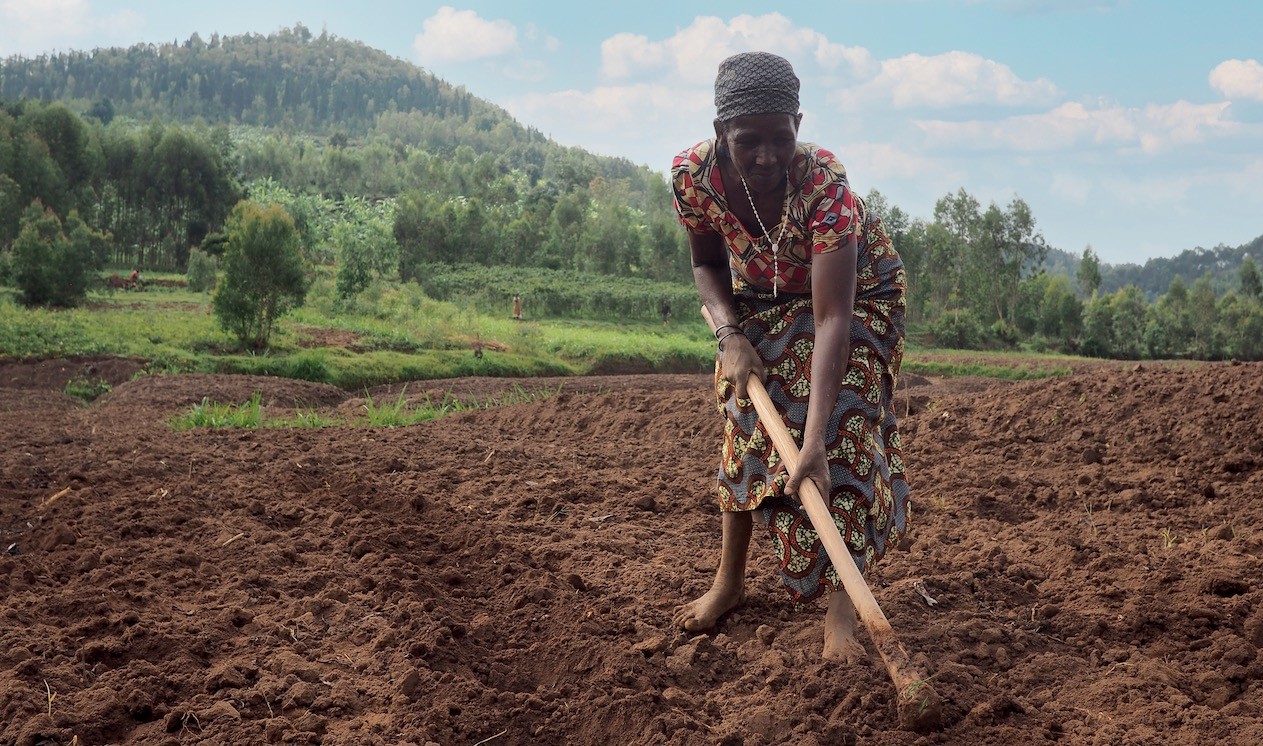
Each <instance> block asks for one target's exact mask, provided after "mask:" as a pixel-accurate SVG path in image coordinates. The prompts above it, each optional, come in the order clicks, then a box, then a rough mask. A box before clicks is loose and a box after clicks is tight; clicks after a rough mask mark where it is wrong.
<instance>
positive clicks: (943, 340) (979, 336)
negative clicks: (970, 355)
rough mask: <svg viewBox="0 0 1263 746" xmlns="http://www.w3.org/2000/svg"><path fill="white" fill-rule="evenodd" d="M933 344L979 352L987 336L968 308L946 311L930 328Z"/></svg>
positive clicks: (984, 345)
mask: <svg viewBox="0 0 1263 746" xmlns="http://www.w3.org/2000/svg"><path fill="white" fill-rule="evenodd" d="M930 333H931V334H933V335H934V342H935V344H937V345H939V346H941V347H950V348H953V349H957V350H981V349H983V348H984V347H986V342H987V335H986V332H985V331H984V330H983V327H982V322H981V321H979V320H978V317H977V316H975V315H974V312H973V311H971V310H969V309H968V308H960V309H955V310H951V311H946V312H944V313H943V315H942V316H940V317H939V318H938V320H936V321H935V322H934V323H933V324H932V325H931V326H930Z"/></svg>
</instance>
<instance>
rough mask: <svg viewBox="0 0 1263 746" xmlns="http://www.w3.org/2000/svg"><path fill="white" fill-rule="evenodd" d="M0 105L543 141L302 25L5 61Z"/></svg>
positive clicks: (300, 128)
mask: <svg viewBox="0 0 1263 746" xmlns="http://www.w3.org/2000/svg"><path fill="white" fill-rule="evenodd" d="M0 99H6V100H10V101H15V100H23V99H36V100H44V101H64V102H67V103H71V104H72V105H74V104H77V105H76V106H75V108H76V109H79V110H80V111H86V112H88V113H90V114H92V115H94V116H96V117H97V118H99V119H101V120H102V121H103V122H104V123H107V124H108V123H109V119H110V118H111V117H113V116H114V115H115V114H123V115H128V116H131V117H133V118H135V119H139V120H142V121H143V120H147V119H150V118H153V117H157V118H159V119H162V120H164V121H190V120H192V119H195V118H200V119H202V120H204V121H206V122H208V123H210V124H217V123H224V124H242V125H257V126H262V127H268V128H276V129H280V130H282V131H287V132H290V133H295V132H306V133H311V134H323V135H337V134H344V135H351V136H356V135H363V134H367V133H368V132H369V131H371V130H373V129H374V128H375V127H377V126H378V125H379V124H381V122H382V118H383V117H382V115H386V119H390V118H391V116H392V114H393V115H397V116H399V117H406V118H407V127H406V129H407V130H408V132H409V134H410V136H411V137H410V139H412V140H414V142H411V143H410V144H412V145H416V146H418V147H423V148H426V149H427V150H431V151H438V150H448V151H450V150H451V149H453V148H454V147H456V146H458V145H468V146H470V147H472V148H473V149H474V150H475V151H479V152H485V151H488V150H495V151H499V152H504V151H505V150H508V149H510V148H511V147H513V146H519V147H521V146H523V145H527V144H531V143H543V142H545V141H546V140H547V138H546V137H545V136H544V135H543V134H541V133H540V132H539V131H538V130H534V129H531V128H528V127H523V126H521V125H520V124H518V123H517V122H516V121H514V120H513V118H512V117H511V116H509V114H508V113H507V112H506V111H504V110H503V109H501V108H499V107H497V106H494V105H493V104H491V103H489V102H487V101H485V100H483V99H480V98H478V97H477V96H474V95H472V94H470V93H469V92H468V91H466V90H465V89H464V88H461V87H456V86H452V85H450V84H449V83H447V82H445V81H443V80H441V79H439V78H438V77H436V76H434V75H432V74H431V73H429V72H428V71H426V70H424V69H422V68H420V67H417V66H416V65H414V64H412V63H410V62H406V61H404V60H401V59H398V58H396V57H392V56H390V55H389V54H386V53H385V52H382V51H379V50H376V49H373V48H371V47H368V46H366V45H364V44H362V43H360V42H355V41H349V40H346V39H341V38H338V37H336V36H333V35H330V34H328V33H321V34H320V35H319V36H314V35H313V34H312V33H311V31H309V30H308V29H307V28H306V27H304V26H303V25H301V24H298V25H296V26H294V28H292V29H282V30H280V31H277V32H275V33H272V34H269V35H267V36H263V35H261V34H244V35H241V36H224V37H221V36H220V35H219V34H212V35H211V37H210V39H209V40H203V39H202V38H201V37H200V36H199V35H197V34H194V35H193V36H192V37H190V38H189V39H188V40H186V41H184V42H182V43H172V44H161V45H155V44H136V45H133V46H131V47H128V48H126V49H122V48H111V49H96V50H93V51H90V52H86V51H72V52H63V53H58V54H53V55H41V56H39V57H34V58H24V57H10V58H8V59H5V60H3V61H0Z"/></svg>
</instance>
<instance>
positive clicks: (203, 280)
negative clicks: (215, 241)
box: [188, 249, 219, 293]
mask: <svg viewBox="0 0 1263 746" xmlns="http://www.w3.org/2000/svg"><path fill="white" fill-rule="evenodd" d="M218 272H219V262H217V261H215V257H213V256H211V255H210V254H208V253H206V252H205V251H202V250H201V249H193V250H192V251H190V252H189V272H188V275H189V290H192V291H193V292H195V293H205V292H207V291H210V290H214V289H215V284H216V282H217V281H218V279H219V277H218Z"/></svg>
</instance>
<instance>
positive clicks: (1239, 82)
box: [1209, 60, 1263, 101]
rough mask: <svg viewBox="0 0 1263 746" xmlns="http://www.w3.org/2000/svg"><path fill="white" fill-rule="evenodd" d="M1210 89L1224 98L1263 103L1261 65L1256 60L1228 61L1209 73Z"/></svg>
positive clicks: (1262, 72) (1262, 73)
mask: <svg viewBox="0 0 1263 746" xmlns="http://www.w3.org/2000/svg"><path fill="white" fill-rule="evenodd" d="M1209 81H1210V87H1211V88H1214V89H1215V90H1216V91H1219V93H1221V94H1223V96H1224V97H1225V98H1233V99H1241V98H1248V99H1253V100H1255V101H1263V65H1260V64H1259V62H1258V60H1228V61H1227V62H1221V63H1219V65H1218V66H1216V67H1215V69H1214V70H1211V71H1210V76H1209Z"/></svg>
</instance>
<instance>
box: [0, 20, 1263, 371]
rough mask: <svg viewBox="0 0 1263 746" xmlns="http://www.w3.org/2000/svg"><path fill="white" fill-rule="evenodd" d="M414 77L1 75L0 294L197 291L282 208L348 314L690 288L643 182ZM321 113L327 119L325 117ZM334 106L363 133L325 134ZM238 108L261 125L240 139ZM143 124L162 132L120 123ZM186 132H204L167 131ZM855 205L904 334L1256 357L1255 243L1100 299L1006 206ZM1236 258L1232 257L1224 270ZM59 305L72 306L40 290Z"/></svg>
mask: <svg viewBox="0 0 1263 746" xmlns="http://www.w3.org/2000/svg"><path fill="white" fill-rule="evenodd" d="M330 55H334V56H330ZM325 59H333V60H335V62H336V61H337V60H341V63H338V64H341V65H342V67H338V64H335V65H333V66H330V65H328V64H327V63H326V62H325V61H324V60H325ZM312 68H321V70H323V72H322V71H321V70H314V69H312ZM326 68H328V69H334V70H339V74H342V73H346V74H347V75H349V76H350V78H352V79H354V80H356V81H359V82H358V83H356V85H359V86H361V87H360V88H356V89H355V90H357V91H359V93H357V94H356V95H355V96H350V95H349V94H348V96H349V97H343V98H339V97H338V96H333V95H332V94H329V92H328V90H326V94H328V95H325V94H322V95H324V99H322V100H324V102H325V103H324V104H320V103H318V102H316V100H315V98H313V97H316V93H315V91H317V90H318V89H320V87H321V86H325V87H326V89H327V87H328V85H331V83H330V82H329V80H328V79H327V78H326V77H321V76H324V75H327V74H329V70H328V69H326ZM129 76H130V77H129ZM240 76H245V77H246V78H247V80H246V81H245V83H238V84H237V85H247V86H250V87H251V88H250V90H251V91H256V92H255V93H252V94H251V95H252V96H262V97H263V99H264V101H265V103H266V106H263V107H262V108H260V107H257V106H249V107H247V106H245V105H244V104H243V102H244V100H245V99H244V98H238V99H234V101H235V102H236V103H234V104H233V105H231V106H224V105H223V101H224V95H225V93H224V92H225V90H227V89H225V88H223V86H224V85H227V83H226V82H225V81H227V80H228V79H229V78H230V77H231V78H234V79H235V77H240ZM401 76H402V77H401ZM417 76H420V77H421V78H424V79H425V80H426V81H430V80H431V79H429V78H425V74H424V73H423V72H422V71H419V70H418V69H417V68H415V67H413V66H411V65H407V63H403V62H400V61H398V60H393V58H388V57H386V56H385V55H383V54H381V53H380V52H376V51H374V50H369V49H367V48H366V47H363V45H357V44H354V43H350V42H345V41H343V40H339V39H336V38H332V37H328V36H327V35H324V34H322V35H321V36H320V37H315V38H313V37H312V35H311V34H310V32H307V31H306V29H304V28H302V27H295V29H292V30H285V31H282V32H278V33H277V34H274V35H272V36H269V37H261V36H258V35H247V36H244V37H227V38H219V37H212V39H211V41H210V42H209V43H203V42H202V41H201V40H200V39H199V38H198V37H196V35H195V36H194V37H192V38H190V39H189V40H188V41H187V42H185V43H184V44H173V45H161V46H157V47H152V46H149V45H140V46H137V47H133V48H131V49H129V50H97V51H95V52H93V53H68V54H64V55H53V56H46V57H41V58H36V59H35V60H23V59H21V58H11V59H9V60H6V61H5V62H4V63H3V65H0V90H4V91H8V92H13V91H17V92H18V94H19V95H22V96H26V97H27V98H22V99H20V100H16V101H10V102H8V103H3V104H0V279H7V281H8V282H10V283H15V282H16V283H17V284H19V285H20V286H22V287H23V298H24V299H26V300H27V301H28V302H32V303H46V304H54V305H66V304H70V303H73V302H75V300H76V298H77V297H81V295H82V294H81V292H80V289H81V288H84V287H85V284H84V283H85V282H86V280H81V279H79V278H80V277H81V276H82V277H87V273H89V272H90V271H91V270H92V269H94V268H98V267H101V266H105V265H106V264H109V265H113V266H124V267H126V266H139V267H144V268H145V269H164V270H173V271H184V270H185V269H186V268H189V269H190V271H192V270H194V269H195V270H196V271H195V274H197V275H198V276H199V278H200V279H199V284H206V285H209V284H211V283H212V282H213V277H214V269H213V265H214V264H215V263H216V262H219V261H221V260H223V261H226V258H227V255H226V252H227V251H228V249H229V248H230V246H231V245H232V241H231V239H230V235H229V234H230V233H231V232H232V231H231V230H230V228H232V226H236V228H235V230H236V231H237V232H238V233H242V234H244V233H248V232H249V231H247V230H246V229H245V227H243V226H247V225H251V224H252V223H253V222H258V221H260V220H263V218H264V217H266V218H267V220H268V221H271V223H272V224H275V223H277V221H278V220H279V219H280V218H279V217H278V216H277V215H276V214H273V213H272V212H266V211H265V212H259V210H263V208H265V207H267V206H269V205H279V206H280V207H281V208H283V211H284V214H285V216H286V217H287V218H288V219H289V220H290V221H292V224H293V226H292V227H293V230H294V231H295V233H296V235H297V240H296V241H294V242H293V246H294V247H295V250H296V251H298V252H299V254H300V255H301V266H304V267H306V268H307V269H306V272H307V274H308V276H310V275H311V274H312V268H314V267H318V266H327V267H332V268H333V269H334V271H335V273H336V278H337V293H338V296H339V297H340V298H343V299H345V300H348V301H349V300H351V299H353V298H355V297H356V296H358V295H359V294H361V293H363V292H364V291H365V290H366V289H367V288H369V287H370V286H372V285H373V284H374V283H376V282H382V281H392V282H393V281H404V282H407V281H420V282H422V284H423V285H425V284H426V283H429V287H431V288H432V289H434V288H433V277H434V276H436V275H437V276H441V277H449V278H452V277H458V276H459V277H461V278H464V279H462V280H461V281H462V282H465V283H467V282H468V281H469V280H468V277H469V276H470V275H469V274H468V273H464V274H459V275H458V274H454V273H446V272H439V271H437V270H436V269H435V268H436V267H439V266H447V267H453V268H479V267H481V268H486V269H488V270H489V269H490V268H504V267H508V268H534V269H538V270H540V271H557V272H567V273H576V272H577V273H589V274H593V275H600V276H607V277H621V278H638V279H643V280H647V281H673V282H677V283H680V284H681V285H684V286H687V284H688V283H689V279H690V268H689V257H688V251H687V244H686V241H685V239H684V236H683V233H682V231H681V230H680V229H679V227H678V226H677V225H676V223H675V219H674V215H673V210H672V206H671V194H670V190H669V187H668V185H667V183H666V181H665V178H664V177H663V176H662V175H661V174H659V173H656V172H653V171H651V170H650V169H648V168H645V167H642V166H635V165H634V164H632V163H630V162H628V161H626V160H625V159H616V158H603V157H598V156H595V155H593V154H590V153H587V152H586V151H583V150H581V149H579V148H567V147H563V146H561V145H558V144H557V143H553V142H551V141H549V140H547V138H544V137H542V136H541V135H539V133H538V132H536V131H534V130H531V129H529V128H523V127H521V126H519V125H517V123H515V122H513V121H512V120H511V119H510V118H508V117H507V115H505V114H504V113H503V112H502V111H500V110H498V109H496V108H495V107H493V106H491V105H490V104H487V103H485V102H480V101H479V100H478V99H476V98H474V97H471V96H469V95H468V94H467V93H464V92H463V91H461V90H459V89H452V88H451V87H450V86H447V85H446V84H445V83H442V82H441V81H436V80H434V81H431V82H433V85H432V86H431V84H430V82H426V83H424V84H418V85H417V86H416V87H415V89H414V88H413V87H412V86H411V84H407V83H402V82H401V81H403V78H405V77H406V78H408V79H409V80H411V79H412V78H415V77H417ZM124 80H130V81H131V82H130V83H128V84H127V85H126V86H124V83H123V81H124ZM173 81H174V82H173ZM199 81H200V82H199ZM269 81H270V82H269ZM383 81H387V82H383ZM414 82H415V81H414ZM19 83H21V87H20V88H19V87H17V86H18V84H19ZM195 83H196V85H194V84H195ZM269 85H271V86H272V88H267V86H269ZM348 85H350V84H349V83H348ZM400 85H406V86H408V91H407V94H408V95H415V96H417V97H419V98H415V99H408V103H407V106H408V107H411V108H404V107H402V106H400V103H399V100H398V99H395V100H394V101H393V104H392V103H391V101H389V100H388V101H387V105H386V106H385V107H384V109H381V108H379V107H377V106H376V105H374V106H372V107H368V108H367V109H365V108H364V104H365V99H364V96H376V95H377V93H375V92H381V91H388V90H392V87H394V86H400ZM190 86H191V87H190ZM206 86H209V87H206ZM216 86H219V87H218V88H217V87H216ZM374 86H378V87H380V90H379V88H375V87H374ZM125 88H126V89H127V90H130V91H131V94H129V96H130V97H128V96H124V95H123V92H124V89H125ZM281 89H283V90H281ZM259 90H262V91H264V93H258V92H257V91H259ZM207 91H218V93H214V94H210V95H208V94H207ZM398 91H399V95H403V92H402V91H403V89H402V88H399V89H398ZM422 92H424V93H422ZM195 93H196V95H194V94H195ZM291 93H292V96H295V97H297V98H292V97H291ZM265 94H266V95H265ZM32 95H39V96H49V97H62V98H66V99H68V100H69V101H70V103H69V104H67V103H57V102H47V101H41V100H35V99H33V98H29V97H30V96H32ZM242 95H244V94H242ZM115 97H117V98H115ZM316 98H319V97H316ZM334 100H336V101H338V102H341V103H339V104H338V105H337V106H333V107H332V108H330V107H331V106H332V105H331V104H330V103H329V102H331V101H334ZM376 100H377V99H376V98H374V101H376ZM115 101H117V102H118V103H117V104H116V103H115ZM197 102H200V103H197ZM216 102H218V103H216ZM344 105H345V106H346V107H350V109H354V110H355V111H357V112H359V114H357V115H355V116H351V115H350V114H348V115H347V116H348V119H346V120H345V122H343V125H344V126H342V127H341V128H338V127H332V126H330V125H331V123H332V122H333V121H335V120H336V117H337V116H340V113H342V112H343V109H342V108H340V107H342V106H344ZM321 106H324V107H325V108H320V107H321ZM198 107H204V108H198ZM295 107H297V108H295ZM303 107H308V108H303ZM419 107H426V108H419ZM350 109H348V111H349V110H350ZM251 110H254V111H267V112H269V113H268V114H267V116H263V117H261V118H255V119H252V118H251V116H249V115H248V112H249V111H251ZM296 110H297V111H299V113H300V114H301V116H299V117H298V118H297V119H295V118H294V115H293V114H292V112H293V111H296ZM287 111H289V112H291V115H290V116H289V118H288V119H287V118H286V116H285V113H284V112H287ZM372 111H377V113H376V114H372ZM146 112H151V113H154V114H157V115H160V116H155V117H154V118H152V119H149V120H148V121H145V120H141V119H137V118H134V115H136V114H144V113H146ZM361 115H362V116H361ZM186 116H194V117H203V118H204V119H206V120H209V121H213V122H215V124H206V123H205V121H203V120H202V119H194V120H192V121H191V122H190V123H177V122H174V121H171V120H172V119H179V118H181V117H186ZM300 120H301V121H300ZM252 121H253V122H256V124H251V122H252ZM242 200H247V201H248V202H249V203H250V204H253V205H255V208H257V209H255V208H251V209H246V208H245V207H241V206H240V203H241V202H242ZM867 201H868V203H869V205H870V208H871V209H872V210H873V211H875V212H876V213H878V214H880V215H882V216H883V218H884V220H885V222H886V224H887V227H888V229H889V231H890V233H891V235H892V237H893V239H894V242H895V245H896V248H897V249H898V250H899V251H900V253H901V255H902V256H903V258H904V261H905V264H906V267H907V271H908V278H909V288H910V292H909V296H908V298H909V306H908V316H909V320H910V322H911V326H912V329H913V330H914V332H916V333H918V334H922V335H923V336H924V338H925V339H926V340H927V341H933V342H936V343H938V344H943V345H951V346H955V347H964V348H984V347H1006V346H1007V347H1012V346H1019V345H1020V346H1026V347H1032V348H1036V349H1058V350H1063V351H1066V352H1082V353H1085V354H1092V355H1099V356H1105V357H1122V358H1140V357H1200V358H1218V357H1238V358H1242V359H1258V358H1259V352H1258V351H1257V350H1256V349H1255V348H1254V347H1253V346H1252V343H1251V342H1250V339H1255V338H1259V337H1260V335H1258V334H1254V336H1253V337H1250V338H1247V337H1249V335H1248V334H1246V333H1245V332H1243V331H1242V330H1250V329H1255V328H1256V327H1255V326H1254V325H1256V324H1257V323H1258V321H1257V317H1258V314H1259V310H1258V305H1259V299H1258V293H1257V292H1256V290H1255V289H1254V285H1253V284H1252V280H1251V279H1250V278H1251V277H1253V276H1255V275H1256V274H1257V270H1256V268H1255V267H1254V265H1253V262H1252V261H1250V260H1249V257H1248V256H1247V252H1248V250H1249V249H1250V248H1251V247H1252V246H1253V244H1252V245H1251V246H1249V247H1240V248H1238V249H1235V250H1229V249H1228V248H1227V247H1217V248H1216V249H1215V250H1213V251H1210V252H1207V251H1204V250H1203V251H1198V252H1191V253H1190V252H1185V254H1184V255H1181V256H1180V257H1177V258H1175V259H1174V260H1170V261H1167V260H1162V262H1158V264H1159V265H1161V267H1162V269H1163V270H1164V271H1167V272H1171V271H1176V274H1174V276H1173V279H1172V280H1170V281H1169V282H1168V283H1167V286H1166V287H1165V289H1164V290H1163V291H1162V292H1155V291H1153V290H1152V289H1151V288H1148V287H1147V286H1146V285H1144V284H1143V283H1141V282H1140V281H1136V282H1129V283H1126V284H1125V285H1121V286H1117V285H1116V286H1114V287H1113V289H1111V286H1110V283H1111V282H1113V281H1116V280H1117V278H1118V277H1119V276H1120V272H1123V271H1126V272H1131V271H1132V268H1131V267H1130V266H1129V265H1123V267H1122V268H1121V269H1120V268H1118V267H1110V266H1106V265H1102V264H1101V263H1100V262H1099V260H1098V259H1097V258H1096V256H1095V254H1094V253H1093V252H1092V250H1091V248H1090V247H1088V248H1087V249H1085V251H1084V253H1083V255H1082V257H1070V258H1067V255H1066V254H1065V252H1060V251H1058V250H1057V249H1055V248H1054V247H1050V246H1048V245H1047V243H1046V241H1045V240H1044V239H1043V237H1042V235H1041V234H1040V232H1039V230H1038V226H1037V223H1036V219H1035V216H1034V215H1033V214H1032V211H1031V210H1030V208H1029V206H1028V205H1027V204H1026V203H1025V202H1024V201H1023V200H1021V199H1020V198H1016V197H1015V198H1014V199H1013V200H1012V201H1010V202H1009V203H1008V204H1007V205H1003V206H1001V205H997V204H991V205H988V206H986V207H984V206H983V205H981V204H980V203H979V202H978V200H977V199H975V198H974V197H973V196H971V195H970V194H968V193H967V192H966V191H964V190H959V191H957V192H956V193H954V194H948V195H945V196H944V197H943V198H941V199H940V200H939V201H938V202H937V203H936V205H935V209H934V214H933V216H932V217H931V218H929V219H921V218H913V217H911V216H909V215H908V214H907V213H906V212H904V211H903V210H901V209H900V208H899V207H898V206H896V205H891V204H888V202H887V200H885V198H884V197H883V196H882V195H881V194H880V193H878V192H871V193H870V194H869V195H868V198H867ZM234 209H236V210H237V213H236V214H237V215H238V217H237V218H236V219H235V222H234V220H230V219H229V217H230V215H232V214H234ZM269 209H270V208H269ZM1255 243H1256V244H1263V237H1261V238H1260V239H1259V240H1257V241H1256V242H1255ZM279 245H284V246H289V242H287V241H280V242H279ZM1190 256H1191V258H1190ZM1234 257H1244V259H1241V260H1239V261H1238V262H1237V263H1235V264H1234V263H1232V259H1233V258H1234ZM1154 261H1157V260H1154ZM1151 263H1152V262H1151ZM1235 266H1239V267H1240V273H1239V274H1240V276H1239V277H1237V276H1235V275H1233V274H1231V273H1232V271H1233V270H1232V267H1235ZM76 267H79V268H81V269H76ZM208 267H210V268H211V269H210V271H209V273H208ZM50 268H51V269H50ZM1050 268H1052V271H1049V270H1050ZM1185 268H1193V269H1196V268H1202V269H1204V270H1205V271H1203V272H1202V273H1201V274H1199V275H1197V276H1192V275H1190V278H1189V279H1190V280H1191V281H1192V284H1191V285H1189V284H1187V283H1186V282H1185V280H1184V277H1183V275H1182V274H1180V273H1179V271H1178V270H1181V269H1185ZM1145 269H1148V267H1146V268H1145ZM1252 272H1254V274H1251V273H1252ZM208 275H209V278H210V279H208V280H207V279H206V278H207V277H208ZM1121 276H1131V275H1121ZM57 278H61V279H57ZM18 280H20V282H18ZM203 280H206V282H205V283H203ZM1177 280H1178V282H1177ZM453 281H454V280H453ZM58 285H62V286H64V287H66V288H69V289H70V290H69V291H67V292H53V291H52V290H50V288H53V287H56V286H58ZM434 290H435V292H439V291H438V289H434ZM673 297H675V296H673ZM636 303H640V304H641V305H646V306H649V305H652V304H651V303H644V302H642V301H640V300H637V301H636ZM555 305H557V307H558V308H562V307H565V303H564V302H562V301H557V303H556V304H555ZM252 333H253V332H252ZM255 343H256V344H257V340H255Z"/></svg>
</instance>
